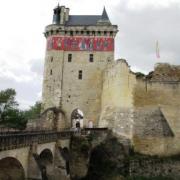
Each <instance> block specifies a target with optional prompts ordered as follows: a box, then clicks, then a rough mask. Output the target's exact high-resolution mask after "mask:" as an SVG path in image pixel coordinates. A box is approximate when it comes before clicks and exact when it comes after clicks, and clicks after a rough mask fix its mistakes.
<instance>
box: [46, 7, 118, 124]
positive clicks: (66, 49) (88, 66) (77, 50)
mask: <svg viewBox="0 0 180 180" xmlns="http://www.w3.org/2000/svg"><path fill="white" fill-rule="evenodd" d="M117 31H118V30H117V26H116V25H112V24H111V22H110V20H109V17H108V15H107V12H106V9H105V8H104V10H103V13H102V15H69V8H66V7H65V6H59V5H58V6H57V7H56V8H55V9H54V14H53V23H52V24H50V25H48V26H46V28H45V33H44V34H45V37H46V39H47V49H46V56H45V66H44V80H43V107H44V110H45V109H47V108H50V107H57V108H60V109H61V110H63V111H64V112H65V116H66V121H67V122H66V123H67V127H70V126H71V124H72V122H71V115H72V112H73V111H74V110H77V109H78V110H81V111H82V112H83V118H84V119H83V121H84V122H83V124H84V126H86V125H87V124H88V122H89V121H91V122H93V124H94V125H97V121H98V120H99V117H100V112H101V93H102V84H103V78H102V74H103V70H104V68H105V67H106V64H107V63H108V61H110V60H113V59H114V38H115V36H116V33H117Z"/></svg>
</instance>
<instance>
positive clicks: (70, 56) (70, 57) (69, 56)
mask: <svg viewBox="0 0 180 180" xmlns="http://www.w3.org/2000/svg"><path fill="white" fill-rule="evenodd" d="M71 61H72V54H68V62H71Z"/></svg>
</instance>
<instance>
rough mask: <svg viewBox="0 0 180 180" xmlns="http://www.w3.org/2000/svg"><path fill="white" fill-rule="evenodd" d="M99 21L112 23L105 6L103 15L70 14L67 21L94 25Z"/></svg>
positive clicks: (69, 23)
mask: <svg viewBox="0 0 180 180" xmlns="http://www.w3.org/2000/svg"><path fill="white" fill-rule="evenodd" d="M98 21H107V22H109V23H110V20H109V17H108V14H107V12H106V9H105V7H104V9H103V13H102V15H70V16H69V20H68V22H66V25H69V26H74V25H76V26H78V25H84V26H91V25H92V26H93V25H97V23H98Z"/></svg>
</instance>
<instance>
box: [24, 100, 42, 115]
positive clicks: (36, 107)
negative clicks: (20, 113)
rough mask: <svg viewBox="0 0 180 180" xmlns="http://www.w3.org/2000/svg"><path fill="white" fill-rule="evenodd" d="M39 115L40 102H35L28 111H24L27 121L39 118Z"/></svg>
mask: <svg viewBox="0 0 180 180" xmlns="http://www.w3.org/2000/svg"><path fill="white" fill-rule="evenodd" d="M40 114H41V102H40V101H37V102H36V103H35V105H34V106H31V107H30V109H29V110H26V111H25V116H26V118H27V119H36V118H39V117H40Z"/></svg>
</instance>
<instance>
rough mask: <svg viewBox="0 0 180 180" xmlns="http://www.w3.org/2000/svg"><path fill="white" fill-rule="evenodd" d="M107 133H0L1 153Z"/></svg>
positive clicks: (96, 129)
mask: <svg viewBox="0 0 180 180" xmlns="http://www.w3.org/2000/svg"><path fill="white" fill-rule="evenodd" d="M102 131H107V128H85V129H76V130H73V129H62V130H60V131H55V130H41V131H40V130H39V131H38V130H33V131H7V132H1V133H0V151H3V150H9V149H16V148H20V147H27V146H31V145H32V144H34V143H37V144H42V143H48V142H53V141H57V140H58V139H69V138H70V137H71V136H73V135H77V134H78V135H88V134H89V133H94V132H102Z"/></svg>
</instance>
